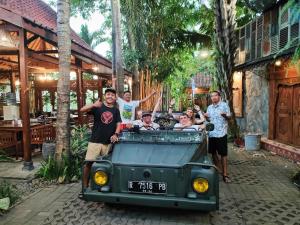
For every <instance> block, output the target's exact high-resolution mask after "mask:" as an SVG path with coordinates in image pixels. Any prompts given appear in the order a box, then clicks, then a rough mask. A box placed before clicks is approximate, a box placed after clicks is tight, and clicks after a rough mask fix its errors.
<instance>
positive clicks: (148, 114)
mask: <svg viewBox="0 0 300 225" xmlns="http://www.w3.org/2000/svg"><path fill="white" fill-rule="evenodd" d="M145 116H152V113H151V112H143V114H142V117H145Z"/></svg>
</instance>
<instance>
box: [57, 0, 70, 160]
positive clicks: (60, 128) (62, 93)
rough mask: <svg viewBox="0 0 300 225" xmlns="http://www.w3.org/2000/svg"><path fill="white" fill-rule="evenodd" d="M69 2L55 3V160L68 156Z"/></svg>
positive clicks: (66, 0) (61, 0) (65, 0)
mask: <svg viewBox="0 0 300 225" xmlns="http://www.w3.org/2000/svg"><path fill="white" fill-rule="evenodd" d="M69 20H70V0H58V1H57V39H58V55H59V79H58V83H57V98H58V99H57V123H56V149H55V158H56V159H57V160H58V161H61V159H62V153H63V152H64V153H66V155H67V157H68V156H69V154H70V123H69V120H70V63H71V62H70V60H71V37H70V32H71V30H70V24H69Z"/></svg>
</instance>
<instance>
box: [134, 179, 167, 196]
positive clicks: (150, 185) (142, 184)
mask: <svg viewBox="0 0 300 225" xmlns="http://www.w3.org/2000/svg"><path fill="white" fill-rule="evenodd" d="M128 191H129V192H137V193H148V194H165V193H167V184H166V183H165V182H152V181H128Z"/></svg>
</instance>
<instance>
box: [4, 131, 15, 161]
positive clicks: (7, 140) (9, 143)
mask: <svg viewBox="0 0 300 225" xmlns="http://www.w3.org/2000/svg"><path fill="white" fill-rule="evenodd" d="M11 147H15V149H16V159H18V152H19V145H18V140H17V134H16V133H15V132H13V131H0V149H5V148H11Z"/></svg>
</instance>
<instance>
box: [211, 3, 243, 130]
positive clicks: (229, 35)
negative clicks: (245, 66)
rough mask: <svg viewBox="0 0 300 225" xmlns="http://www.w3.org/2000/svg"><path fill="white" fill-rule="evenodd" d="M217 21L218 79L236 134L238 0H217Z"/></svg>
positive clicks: (232, 127) (232, 128)
mask: <svg viewBox="0 0 300 225" xmlns="http://www.w3.org/2000/svg"><path fill="white" fill-rule="evenodd" d="M214 12H215V23H216V49H217V56H216V67H217V73H216V79H217V83H218V87H219V88H221V90H222V92H223V94H224V97H225V99H226V100H227V101H228V104H229V108H230V110H231V113H232V121H231V130H232V133H233V135H234V136H237V135H238V133H237V132H238V129H237V128H238V127H237V123H236V118H235V113H234V110H233V92H232V85H233V69H234V59H235V54H236V38H235V28H236V22H235V15H236V0H231V1H227V0H215V8H214Z"/></svg>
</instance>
